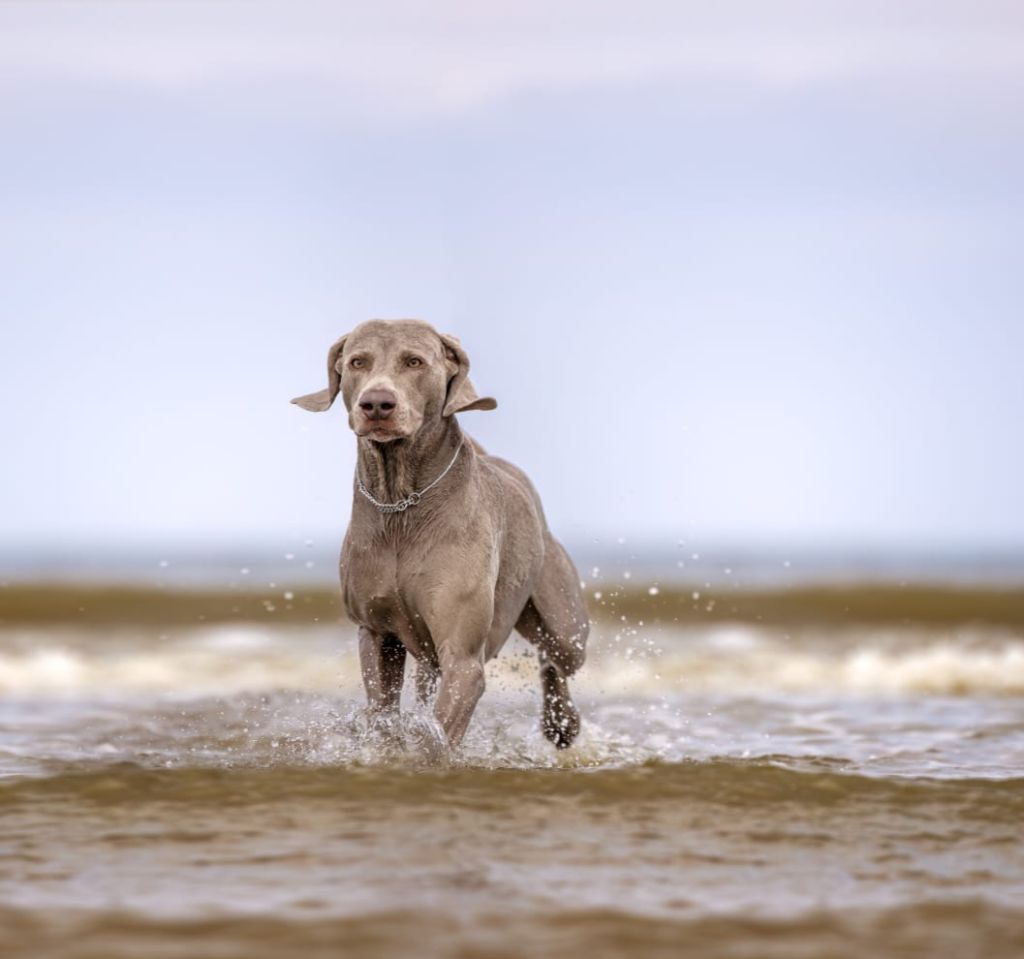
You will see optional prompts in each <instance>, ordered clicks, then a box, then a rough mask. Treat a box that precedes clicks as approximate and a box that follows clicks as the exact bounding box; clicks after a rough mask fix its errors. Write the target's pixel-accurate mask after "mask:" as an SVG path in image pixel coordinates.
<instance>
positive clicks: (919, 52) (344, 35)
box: [0, 0, 1024, 118]
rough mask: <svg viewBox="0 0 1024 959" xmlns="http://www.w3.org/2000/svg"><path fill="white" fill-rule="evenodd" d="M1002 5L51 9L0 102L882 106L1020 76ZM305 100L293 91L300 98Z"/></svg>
mask: <svg viewBox="0 0 1024 959" xmlns="http://www.w3.org/2000/svg"><path fill="white" fill-rule="evenodd" d="M1020 10H1021V8H1020V7H1019V5H1013V4H999V3H968V2H960V3H948V2H947V3H942V2H932V3H928V4H920V3H915V2H905V3H901V4H895V5H894V4H891V3H873V2H859V3H847V4H827V5H822V4H819V3H812V2H784V3H773V4H771V5H770V9H769V5H765V4H764V3H762V2H759V0H746V2H733V3H724V4H716V5H707V4H693V3H672V2H650V0H639V2H629V3H625V2H619V3H604V4H597V3H593V2H589V0H588V2H562V3H558V4H551V3H550V2H537V0H520V2H516V3H510V2H491V3H487V4H470V3H464V2H453V0H447V2H435V3H432V4H418V3H410V2H396V0H390V2H385V3H378V4H375V5H373V8H372V9H369V7H368V5H358V4H342V3H320V2H305V3H301V2H294V0H291V2H288V3H268V2H255V3H237V2H224V3H185V4H182V3H164V2H143V3H135V4H130V5H129V4H123V3H46V4H27V3H25V4H13V5H12V4H8V5H4V7H3V8H2V9H0V24H2V29H0V64H2V66H0V89H3V90H5V91H6V92H7V94H8V95H7V96H6V97H4V101H5V102H6V104H7V106H8V108H12V107H16V104H17V101H18V96H17V95H18V94H19V93H21V94H24V93H26V92H29V93H33V92H34V94H33V95H34V96H36V97H38V96H41V95H42V94H43V93H44V92H45V91H47V90H50V91H61V90H63V91H74V90H76V89H80V88H81V87H82V86H83V85H84V86H86V87H88V86H90V85H92V86H96V87H99V88H102V89H105V90H110V89H114V90H120V91H127V92H140V91H141V92H143V93H146V92H148V93H156V94H162V95H183V96H202V95H210V94H211V93H212V94H215V95H217V96H223V95H225V94H228V95H232V96H233V95H238V93H239V91H240V90H245V91H250V92H251V91H253V90H255V91H257V93H258V95H259V96H261V97H263V98H265V99H266V100H267V102H268V105H271V106H272V105H273V104H274V102H275V101H280V102H281V104H282V105H288V104H291V105H294V104H295V103H296V102H297V101H304V102H307V103H308V102H309V101H310V100H311V99H312V100H314V101H315V102H316V103H317V104H319V105H320V107H321V108H322V109H327V110H331V109H334V110H340V111H343V112H357V113H369V114H373V115H380V116H382V117H387V116H396V117H399V118H408V117H410V116H423V117H444V116H451V115H460V114H465V113H467V112H472V111H476V110H480V109H484V108H486V107H488V106H489V105H492V104H494V103H497V102H500V101H503V100H508V99H510V98H515V97H519V96H529V95H545V94H561V93H567V92H568V93H571V92H575V91H580V90H589V89H595V88H596V89H609V88H611V89H617V88H636V87H644V86H664V85H675V86H683V87H691V88H694V89H696V90H698V91H700V90H702V89H705V90H706V89H707V88H708V87H711V86H715V87H717V88H725V89H736V90H739V91H750V90H755V91H763V90H768V91H773V90H783V91H785V90H789V89H793V88H797V89H800V88H805V87H812V86H815V85H821V84H826V85H830V84H851V83H865V84H876V83H877V84H888V86H889V91H890V93H891V94H893V95H896V94H898V93H899V92H900V91H901V90H904V89H908V88H913V89H914V90H916V91H917V93H918V94H919V93H920V92H921V90H922V88H924V89H925V90H926V91H927V89H932V90H935V91H939V90H946V89H947V88H949V87H950V86H953V87H956V86H963V85H965V84H966V85H969V86H974V85H980V86H982V87H987V88H990V89H991V90H992V91H993V92H995V91H999V90H1002V89H1004V88H1005V86H1006V85H1007V84H1008V83H1010V82H1014V83H1019V82H1020V81H1021V79H1024V77H1022V75H1024V14H1022V13H1021V12H1020ZM299 91H301V93H300V92H299Z"/></svg>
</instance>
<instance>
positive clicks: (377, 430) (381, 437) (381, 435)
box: [356, 423, 405, 443]
mask: <svg viewBox="0 0 1024 959" xmlns="http://www.w3.org/2000/svg"><path fill="white" fill-rule="evenodd" d="M356 436H358V437H359V438H360V439H361V440H373V441H374V442H375V443H390V442H391V441H392V440H401V439H405V433H403V432H402V431H401V430H397V429H395V428H394V427H393V426H385V425H384V424H383V423H367V424H366V425H365V426H363V427H361V428H360V429H358V430H356Z"/></svg>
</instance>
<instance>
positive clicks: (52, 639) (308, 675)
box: [0, 626, 1024, 696]
mask: <svg viewBox="0 0 1024 959" xmlns="http://www.w3.org/2000/svg"><path fill="white" fill-rule="evenodd" d="M851 637H852V638H851ZM524 651H526V647H525V644H523V643H522V642H521V641H517V642H516V644H514V645H512V646H510V647H509V649H508V650H507V651H506V652H505V653H503V654H502V656H501V657H500V658H499V659H498V660H497V661H496V662H494V663H491V664H489V666H488V685H489V688H490V689H491V690H492V691H497V692H499V693H500V692H504V693H508V694H513V695H517V694H529V695H531V696H536V695H537V694H538V693H537V687H538V684H537V666H536V661H535V659H534V658H533V657H532V654H531V655H529V656H525V657H524V656H523V655H517V653H518V654H522V653H523V652H524ZM574 685H575V688H577V689H579V690H580V691H581V692H583V693H585V694H592V695H602V694H621V695H664V694H677V693H681V694H685V693H687V692H715V693H718V692H723V693H771V692H773V691H777V692H780V693H785V692H792V691H808V692H823V693H828V692H849V693H856V694H893V693H902V694H938V695H1021V694H1024V639H1021V638H1019V637H1015V636H995V635H985V634H982V633H980V632H971V633H961V634H957V635H943V634H939V633H935V634H928V633H922V632H921V631H910V630H908V631H906V632H905V633H893V632H892V631H889V632H885V633H882V632H876V633H871V632H869V631H863V632H861V633H858V634H855V635H853V634H849V633H848V634H845V635H844V636H842V637H838V638H837V637H836V636H835V635H823V636H821V637H819V638H817V639H816V640H815V641H808V640H807V638H806V637H803V638H802V641H801V642H799V643H794V642H791V641H790V640H789V639H788V637H787V636H785V635H784V634H782V633H781V632H779V631H777V630H769V629H757V628H753V627H722V628H718V629H715V630H690V631H684V630H679V631H675V632H669V633H665V632H662V633H656V632H654V631H649V632H647V633H645V634H642V635H636V636H630V637H628V638H622V637H620V638H619V640H618V641H616V639H615V638H614V637H602V636H598V637H596V638H595V642H594V645H593V648H592V651H591V653H590V655H589V658H588V661H587V665H586V667H585V669H584V670H583V672H582V673H581V674H580V675H579V676H578V677H577V679H576V680H575V681H574ZM360 688H361V678H360V671H359V664H358V657H357V654H356V650H355V644H354V641H353V638H352V636H351V634H350V633H341V632H336V631H333V630H331V631H327V630H324V629H322V628H321V629H316V630H313V629H311V630H302V629H280V630H272V629H265V628H264V629H257V628H255V627H253V628H246V627H239V626H230V627H207V628H204V629H196V630H192V631H189V632H188V633H186V634H183V635H178V636H176V637H175V638H173V639H161V640H160V641H156V642H155V641H153V640H152V639H148V640H141V639H139V638H138V637H135V638H134V642H133V638H132V637H130V636H128V637H126V636H121V637H118V638H116V641H114V640H111V639H110V638H109V637H98V638H97V637H91V636H88V635H86V634H81V633H77V634H64V635H60V634H54V633H52V632H46V631H42V630H40V631H38V632H25V631H21V632H19V633H17V634H14V633H0V694H3V695H19V694H22V695H31V694H33V693H51V694H67V695H75V694H78V693H82V694H87V693H116V692H117V691H119V690H120V691H140V692H146V691H151V692H167V693H172V694H176V693H197V694H211V693H212V694H220V693H225V694H226V693H233V692H239V691H253V692H259V691H264V690H272V689H294V690H309V691H323V692H327V691H337V692H344V693H346V694H348V693H351V694H353V695H358V694H359V691H360Z"/></svg>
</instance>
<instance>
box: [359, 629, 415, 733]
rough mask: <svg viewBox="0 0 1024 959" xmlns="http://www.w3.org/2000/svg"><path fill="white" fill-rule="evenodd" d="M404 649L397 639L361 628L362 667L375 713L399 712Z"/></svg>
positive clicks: (403, 671) (403, 672)
mask: <svg viewBox="0 0 1024 959" xmlns="http://www.w3.org/2000/svg"><path fill="white" fill-rule="evenodd" d="M405 656H406V650H405V646H403V645H402V642H401V640H400V639H398V637H397V636H390V635H384V636H382V635H380V634H379V633H375V632H373V630H370V629H367V628H366V627H365V626H360V627H359V665H360V667H361V669H362V672H363V685H364V686H365V687H366V701H367V703H368V705H369V707H370V709H371V711H373V712H376V713H384V712H397V711H398V704H399V701H400V700H401V698H402V680H403V679H404V678H405Z"/></svg>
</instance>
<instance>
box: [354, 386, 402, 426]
mask: <svg viewBox="0 0 1024 959" xmlns="http://www.w3.org/2000/svg"><path fill="white" fill-rule="evenodd" d="M397 403H398V397H397V396H395V394H394V393H392V392H391V390H367V391H366V392H365V393H364V394H363V395H362V396H360V397H359V409H361V410H362V411H363V412H364V413H365V414H366V418H367V419H370V420H386V419H387V418H388V417H389V416H390V415H391V414H392V413H393V412H394V409H395V404H397Z"/></svg>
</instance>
